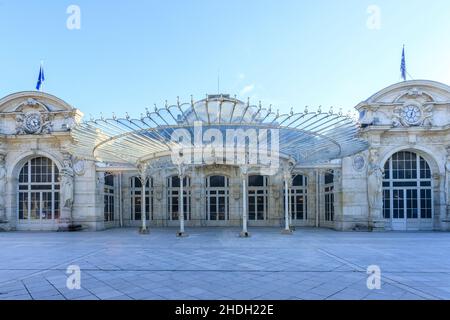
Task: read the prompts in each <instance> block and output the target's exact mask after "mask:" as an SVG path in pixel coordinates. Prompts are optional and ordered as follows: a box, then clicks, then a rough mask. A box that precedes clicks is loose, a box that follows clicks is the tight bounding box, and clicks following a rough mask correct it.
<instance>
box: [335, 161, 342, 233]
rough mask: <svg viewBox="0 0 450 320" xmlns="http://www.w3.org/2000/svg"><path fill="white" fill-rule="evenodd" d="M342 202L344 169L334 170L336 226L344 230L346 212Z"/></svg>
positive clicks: (337, 228)
mask: <svg viewBox="0 0 450 320" xmlns="http://www.w3.org/2000/svg"><path fill="white" fill-rule="evenodd" d="M342 206H343V202H342V170H341V169H336V170H334V228H335V229H336V230H343V228H344V227H343V226H344V214H343V208H342Z"/></svg>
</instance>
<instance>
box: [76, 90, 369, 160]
mask: <svg viewBox="0 0 450 320" xmlns="http://www.w3.org/2000/svg"><path fill="white" fill-rule="evenodd" d="M199 123H201V124H202V127H203V128H204V130H205V129H208V128H213V129H217V130H218V131H220V132H225V131H226V130H227V129H243V130H248V129H267V130H277V132H278V134H279V153H280V155H281V156H284V157H287V158H291V159H294V160H295V162H296V163H297V164H301V165H310V164H317V163H321V162H326V161H329V160H333V159H339V158H342V157H345V156H349V155H352V154H355V153H358V152H360V151H362V150H365V149H366V148H367V143H366V142H365V141H363V140H361V139H359V138H358V131H359V125H358V124H357V123H356V122H355V121H354V120H353V119H352V118H350V117H349V116H345V115H342V114H341V113H338V114H336V113H333V112H332V111H330V112H322V111H321V110H320V108H319V110H318V111H317V112H310V111H309V110H308V109H307V108H305V110H304V111H303V112H294V110H291V112H290V113H289V114H280V113H279V112H278V111H277V110H276V111H274V110H273V108H272V107H271V106H269V107H263V106H262V105H261V104H259V105H251V104H250V102H249V101H248V102H247V103H244V102H242V101H240V100H238V99H236V98H230V96H229V95H209V96H207V98H206V99H203V100H200V101H197V102H194V101H193V100H192V99H191V102H190V103H180V102H179V101H177V103H176V104H175V105H168V104H167V103H166V105H165V106H164V107H162V108H157V107H156V106H155V108H154V110H153V111H150V110H148V109H147V110H146V113H145V114H141V117H140V118H139V119H133V118H131V117H129V116H128V114H127V115H126V117H125V118H118V117H116V116H114V115H113V116H112V117H111V118H103V117H102V118H100V119H97V120H93V119H91V120H89V121H85V122H82V123H79V124H77V125H76V126H75V127H74V128H73V129H72V136H73V138H74V140H75V144H74V148H73V150H72V152H73V153H74V154H76V155H77V156H78V157H83V158H86V159H91V160H96V161H102V162H116V163H117V162H119V163H127V164H132V165H138V164H140V163H142V162H145V161H148V160H151V159H154V158H157V157H160V156H164V155H170V154H171V152H172V151H173V150H175V149H176V148H177V147H179V146H177V143H175V142H173V141H172V140H171V136H172V134H173V132H174V131H175V130H177V129H184V130H185V131H187V132H189V133H192V134H193V133H194V130H195V126H196V125H198V124H199Z"/></svg>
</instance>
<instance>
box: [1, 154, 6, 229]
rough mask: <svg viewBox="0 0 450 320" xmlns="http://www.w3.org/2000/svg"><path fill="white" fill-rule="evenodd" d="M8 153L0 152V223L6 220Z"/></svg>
mask: <svg viewBox="0 0 450 320" xmlns="http://www.w3.org/2000/svg"><path fill="white" fill-rule="evenodd" d="M5 158H6V154H4V153H1V154H0V223H2V222H6V221H7V219H6V206H5V204H6V202H5V194H6V164H5Z"/></svg>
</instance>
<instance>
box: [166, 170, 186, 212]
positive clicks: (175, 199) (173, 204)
mask: <svg viewBox="0 0 450 320" xmlns="http://www.w3.org/2000/svg"><path fill="white" fill-rule="evenodd" d="M167 187H168V188H167V193H168V199H167V205H168V210H167V211H168V213H169V219H170V220H178V212H179V209H180V208H179V194H180V178H179V177H178V176H172V177H169V178H168V179H167ZM183 212H184V220H190V219H191V179H190V178H189V177H184V179H183Z"/></svg>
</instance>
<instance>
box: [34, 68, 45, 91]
mask: <svg viewBox="0 0 450 320" xmlns="http://www.w3.org/2000/svg"><path fill="white" fill-rule="evenodd" d="M44 81H45V76H44V67H43V66H42V63H41V67H40V68H39V76H38V80H37V84H36V90H38V91H39V90H41V87H42V84H43V83H44Z"/></svg>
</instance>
